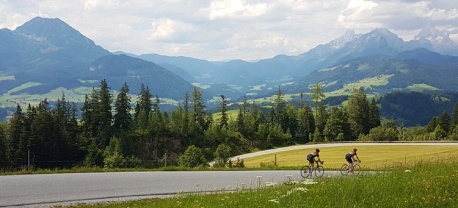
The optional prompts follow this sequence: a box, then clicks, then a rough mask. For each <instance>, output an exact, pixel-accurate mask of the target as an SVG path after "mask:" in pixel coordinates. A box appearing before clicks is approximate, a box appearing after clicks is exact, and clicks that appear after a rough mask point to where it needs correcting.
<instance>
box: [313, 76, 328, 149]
mask: <svg viewBox="0 0 458 208" xmlns="http://www.w3.org/2000/svg"><path fill="white" fill-rule="evenodd" d="M311 98H312V102H313V105H314V108H315V131H314V141H316V142H321V141H323V140H324V137H323V131H324V127H325V125H326V119H327V118H326V117H327V112H326V107H325V106H324V104H323V101H324V99H325V98H326V96H325V95H324V92H323V89H322V88H321V85H320V84H319V83H316V84H315V85H314V86H313V88H312V93H311Z"/></svg>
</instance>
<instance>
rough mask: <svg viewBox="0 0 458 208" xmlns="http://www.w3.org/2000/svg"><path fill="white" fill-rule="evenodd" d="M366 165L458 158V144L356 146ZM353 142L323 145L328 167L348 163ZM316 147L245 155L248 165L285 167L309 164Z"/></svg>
mask: <svg viewBox="0 0 458 208" xmlns="http://www.w3.org/2000/svg"><path fill="white" fill-rule="evenodd" d="M355 147H356V148H358V156H359V158H360V159H361V161H362V163H361V166H362V167H363V168H364V169H366V170H367V169H371V170H381V169H386V168H388V167H395V166H400V165H412V164H415V163H417V162H420V161H430V160H435V159H437V158H438V157H439V156H440V158H447V160H451V161H456V162H458V146H425V145H399V146H393V145H390V146H388V145H387V146H355ZM352 148H353V147H352V146H341V147H322V148H320V150H321V152H320V158H321V159H322V160H324V161H325V163H324V167H325V168H326V169H339V168H340V166H341V165H342V164H343V163H345V154H346V153H348V152H349V151H350V150H351V149H352ZM314 149H315V148H309V149H300V150H290V151H283V152H277V153H271V154H266V155H261V156H256V157H251V158H246V159H244V162H245V167H247V168H259V167H260V165H261V163H264V164H267V163H273V162H274V161H275V160H276V162H277V166H279V167H280V168H281V167H297V168H298V167H300V166H303V165H305V164H307V161H306V156H307V154H309V153H310V152H312V151H313V150H314Z"/></svg>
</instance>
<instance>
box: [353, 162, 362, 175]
mask: <svg viewBox="0 0 458 208" xmlns="http://www.w3.org/2000/svg"><path fill="white" fill-rule="evenodd" d="M360 172H361V166H359V165H358V164H356V165H355V166H353V173H354V174H355V175H358V174H359V173H360Z"/></svg>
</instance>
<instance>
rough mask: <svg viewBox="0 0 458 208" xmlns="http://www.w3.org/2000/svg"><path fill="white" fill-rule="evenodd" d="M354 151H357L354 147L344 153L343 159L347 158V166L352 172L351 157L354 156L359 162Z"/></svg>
mask: <svg viewBox="0 0 458 208" xmlns="http://www.w3.org/2000/svg"><path fill="white" fill-rule="evenodd" d="M356 151H358V150H357V149H356V148H353V150H352V151H351V152H349V153H347V154H346V155H345V160H347V163H348V167H349V168H350V173H353V157H356V160H358V162H361V160H359V157H358V155H357V154H356Z"/></svg>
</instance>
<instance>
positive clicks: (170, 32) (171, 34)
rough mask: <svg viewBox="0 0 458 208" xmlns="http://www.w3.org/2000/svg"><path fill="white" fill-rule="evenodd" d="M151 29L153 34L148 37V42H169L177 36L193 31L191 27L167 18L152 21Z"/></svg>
mask: <svg viewBox="0 0 458 208" xmlns="http://www.w3.org/2000/svg"><path fill="white" fill-rule="evenodd" d="M152 27H153V34H152V35H151V36H150V37H149V40H153V41H157V40H171V39H174V38H176V36H179V34H184V33H186V32H189V31H192V30H194V29H193V27H192V25H189V24H186V23H184V22H181V21H177V20H172V19H168V18H163V19H158V20H154V21H153V23H152ZM178 41H179V40H178Z"/></svg>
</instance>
